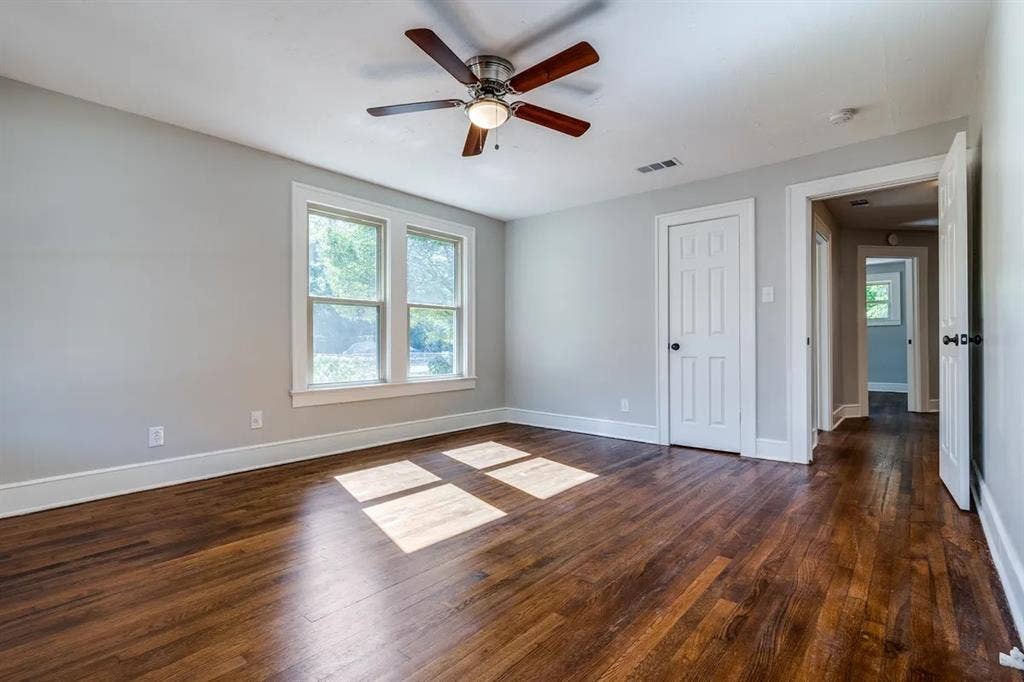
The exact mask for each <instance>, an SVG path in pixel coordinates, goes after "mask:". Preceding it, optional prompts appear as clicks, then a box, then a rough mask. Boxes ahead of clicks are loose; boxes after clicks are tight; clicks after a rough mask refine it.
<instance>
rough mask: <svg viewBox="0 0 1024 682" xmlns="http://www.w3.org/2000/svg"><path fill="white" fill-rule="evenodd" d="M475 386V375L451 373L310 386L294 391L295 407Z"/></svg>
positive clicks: (293, 402) (463, 389)
mask: <svg viewBox="0 0 1024 682" xmlns="http://www.w3.org/2000/svg"><path fill="white" fill-rule="evenodd" d="M470 388H476V377H452V378H449V379H434V380H426V381H422V380H421V381H406V382H403V383H395V384H368V385H365V386H346V387H344V388H311V389H307V390H304V391H292V407H312V406H314V405H333V404H335V403H355V402H359V401H362V400H378V399H380V398H399V397H401V396H407V395H425V394H428V393H444V392H446V391H465V390H467V389H470Z"/></svg>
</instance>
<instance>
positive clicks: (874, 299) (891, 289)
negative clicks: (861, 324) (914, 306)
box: [864, 272, 902, 326]
mask: <svg viewBox="0 0 1024 682" xmlns="http://www.w3.org/2000/svg"><path fill="white" fill-rule="evenodd" d="M864 302H865V306H866V309H865V317H866V318H867V323H868V326H880V325H899V324H902V317H901V314H900V274H899V273H898V272H887V273H878V274H875V273H869V274H868V276H867V283H866V288H865V290H864Z"/></svg>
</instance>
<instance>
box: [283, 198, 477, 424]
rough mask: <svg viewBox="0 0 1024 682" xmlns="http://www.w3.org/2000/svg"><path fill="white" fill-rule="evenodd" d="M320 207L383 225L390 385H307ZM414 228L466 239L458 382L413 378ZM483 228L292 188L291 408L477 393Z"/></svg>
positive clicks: (386, 367) (385, 363) (454, 378)
mask: <svg viewBox="0 0 1024 682" xmlns="http://www.w3.org/2000/svg"><path fill="white" fill-rule="evenodd" d="M309 204H317V205H321V206H326V207H329V208H333V209H337V210H339V211H342V212H346V211H347V212H355V213H361V214H364V215H367V216H373V217H377V218H380V219H382V220H383V221H384V238H383V242H384V276H383V277H384V291H385V296H384V315H383V319H382V320H381V327H382V329H383V330H384V331H383V334H384V344H383V352H384V358H383V361H382V363H381V364H382V370H383V372H382V373H383V375H384V377H383V381H381V382H377V383H372V384H353V385H346V386H325V387H320V388H318V387H310V386H309V383H308V366H309V352H310V350H309V346H308V337H307V334H308V326H307V325H308V323H309V319H308V309H307V305H306V299H307V294H308V290H309V234H308V233H309V224H308V219H307V215H306V213H307V207H308V206H309ZM409 228H413V229H414V230H415V229H416V228H419V229H420V230H428V231H430V232H435V233H437V234H439V235H443V236H450V237H454V238H457V239H459V240H461V242H462V244H461V249H460V252H459V257H460V259H461V262H460V264H459V265H460V268H461V273H462V277H461V281H460V283H459V284H460V286H461V302H462V317H463V318H464V320H463V323H462V324H461V325H460V329H459V335H460V338H459V348H458V349H457V351H458V362H459V364H460V367H459V373H458V374H457V375H456V376H451V377H443V378H437V379H431V378H423V379H409V378H408V377H407V372H408V364H409V318H408V305H407V303H406V261H405V240H406V232H407V230H408V229H409ZM475 256H476V230H475V229H474V228H472V227H470V226H468V225H459V224H458V223H453V222H450V221H447V220H442V219H440V218H434V217H432V216H428V215H424V214H421V213H415V212H413V211H406V210H404V209H399V208H395V207H393V206H387V205H384V204H377V203H374V202H371V201H366V200H364V199H358V198H356V197H351V196H348V195H345V194H339V193H338V192H331V191H329V190H324V189H319V188H316V187H312V186H310V185H306V184H303V183H300V182H293V183H292V299H291V304H292V344H291V345H292V390H291V396H292V407H308V406H311V405H329V404H333V403H349V402H356V401H361V400H374V399H378V398H397V397H400V396H408V395H424V394H428V393H442V392H445V391H461V390H466V389H471V388H475V387H476V344H475V339H476V323H475V320H476V314H475V313H476V297H475V291H476V286H475V285H476V271H475V267H474V266H475V260H476V257H475Z"/></svg>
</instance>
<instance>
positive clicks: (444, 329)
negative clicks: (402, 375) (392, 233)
mask: <svg viewBox="0 0 1024 682" xmlns="http://www.w3.org/2000/svg"><path fill="white" fill-rule="evenodd" d="M406 235H407V236H406V247H405V253H406V260H407V262H408V267H407V269H406V272H407V275H408V278H407V281H408V286H407V289H406V298H407V300H408V303H409V377H411V378H412V377H416V378H418V377H434V376H451V375H453V374H455V373H456V372H457V371H458V368H459V336H460V334H459V325H460V318H461V317H462V316H461V314H460V311H459V308H460V298H461V296H460V293H461V292H460V287H459V270H460V268H459V261H460V258H459V247H460V245H461V244H460V241H459V240H458V239H452V238H451V237H446V236H444V235H435V234H431V233H429V232H423V231H420V230H415V231H414V230H413V229H411V228H410V229H409V230H408V231H407V232H406Z"/></svg>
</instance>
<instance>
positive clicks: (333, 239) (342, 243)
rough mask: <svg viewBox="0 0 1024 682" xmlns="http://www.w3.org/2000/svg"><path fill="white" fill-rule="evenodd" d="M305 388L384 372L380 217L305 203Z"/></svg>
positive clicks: (375, 376) (372, 377)
mask: <svg viewBox="0 0 1024 682" xmlns="http://www.w3.org/2000/svg"><path fill="white" fill-rule="evenodd" d="M307 224H308V225H307V227H308V238H307V243H308V247H309V260H308V274H309V277H308V292H307V319H308V321H309V322H308V345H309V353H308V357H309V367H308V383H309V385H310V386H329V385H336V384H356V383H372V382H379V381H381V380H382V378H383V376H384V372H383V363H382V356H383V353H382V352H381V347H382V345H383V343H382V341H383V338H384V324H383V320H384V319H385V318H384V297H383V292H384V286H383V281H384V280H383V271H384V268H383V257H382V256H383V232H384V221H382V220H380V221H377V220H374V219H372V218H368V217H365V216H359V215H356V214H347V213H344V212H338V211H334V210H326V209H320V208H317V207H313V206H309V207H308V209H307Z"/></svg>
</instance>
